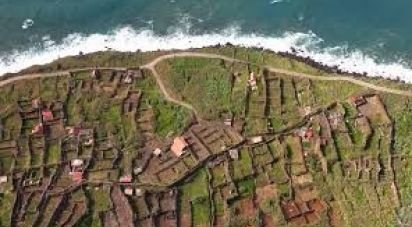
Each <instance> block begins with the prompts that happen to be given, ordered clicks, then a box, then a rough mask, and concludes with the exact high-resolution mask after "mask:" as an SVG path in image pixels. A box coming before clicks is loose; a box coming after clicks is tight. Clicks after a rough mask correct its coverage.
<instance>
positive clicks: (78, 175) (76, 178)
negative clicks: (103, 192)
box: [70, 172, 83, 184]
mask: <svg viewBox="0 0 412 227" xmlns="http://www.w3.org/2000/svg"><path fill="white" fill-rule="evenodd" d="M70 176H71V177H72V181H73V182H75V183H76V184H80V183H81V182H82V181H83V172H70Z"/></svg>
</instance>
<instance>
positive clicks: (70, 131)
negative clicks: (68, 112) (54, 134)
mask: <svg viewBox="0 0 412 227" xmlns="http://www.w3.org/2000/svg"><path fill="white" fill-rule="evenodd" d="M65 130H66V133H67V134H68V135H69V136H78V135H79V134H80V128H79V127H72V126H68V127H66V128H65Z"/></svg>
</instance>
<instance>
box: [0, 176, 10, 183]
mask: <svg viewBox="0 0 412 227" xmlns="http://www.w3.org/2000/svg"><path fill="white" fill-rule="evenodd" d="M7 181H8V178H7V176H0V184H5V183H7Z"/></svg>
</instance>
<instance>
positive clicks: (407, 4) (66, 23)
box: [0, 0, 412, 82]
mask: <svg viewBox="0 0 412 227" xmlns="http://www.w3.org/2000/svg"><path fill="white" fill-rule="evenodd" d="M411 9H412V1H410V0H253V1H250V0H197V1H193V0H0V75H1V74H3V73H7V72H17V71H19V70H21V69H23V68H25V67H28V66H30V65H32V64H42V63H47V62H50V61H52V60H54V59H56V58H59V57H64V56H68V55H75V54H78V53H79V52H80V51H82V52H84V53H89V52H94V51H99V50H105V49H107V48H112V49H115V50H120V51H135V50H137V49H140V50H157V49H172V48H174V49H185V48H189V47H202V46H208V45H215V44H218V43H221V44H225V43H227V42H231V43H233V44H237V45H243V46H256V47H264V48H267V49H271V50H274V51H288V50H290V48H291V47H294V48H297V49H299V50H301V51H300V52H299V54H300V55H302V56H310V57H312V58H313V59H315V60H317V61H320V62H323V63H325V64H328V65H331V66H335V65H337V66H339V67H340V68H341V69H344V70H347V71H353V72H360V73H363V72H367V73H368V74H369V75H371V76H385V77H388V78H397V77H399V78H401V79H402V80H405V81H408V82H412V26H411V22H412V13H410V10H411Z"/></svg>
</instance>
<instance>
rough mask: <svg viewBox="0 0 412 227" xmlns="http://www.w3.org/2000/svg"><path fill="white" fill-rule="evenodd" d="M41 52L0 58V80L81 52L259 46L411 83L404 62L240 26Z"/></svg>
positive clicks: (79, 37)
mask: <svg viewBox="0 0 412 227" xmlns="http://www.w3.org/2000/svg"><path fill="white" fill-rule="evenodd" d="M43 42H44V43H43V44H42V45H40V46H41V47H39V46H37V47H32V48H30V49H28V50H25V51H14V52H12V53H8V54H7V55H6V54H4V55H3V56H0V75H2V74H4V73H8V72H18V71H19V70H22V69H24V68H27V67H29V66H31V65H35V64H45V63H49V62H51V61H53V60H56V59H57V58H61V57H65V56H70V55H76V54H78V53H79V52H80V51H81V52H83V53H91V52H96V51H103V50H107V49H112V50H116V51H136V50H141V51H155V50H170V49H179V50H182V49H188V48H200V47H205V46H212V45H217V44H226V43H228V42H229V43H231V44H234V45H239V46H244V47H258V48H264V49H269V50H273V51H276V52H286V51H290V50H291V49H292V48H294V49H297V50H299V51H298V52H297V55H300V56H303V57H310V58H312V59H313V60H315V61H317V62H320V63H323V64H325V65H328V66H338V68H340V69H342V70H345V71H348V72H357V73H364V72H367V73H368V75H370V76H383V77H386V78H390V79H396V78H399V79H401V80H404V81H406V82H412V69H411V68H409V67H408V66H407V64H405V63H404V62H402V61H398V62H389V63H380V62H379V63H378V61H377V58H375V57H373V56H368V55H365V54H364V53H362V52H361V51H349V50H348V47H347V46H340V47H329V48H321V47H320V46H321V44H323V40H322V39H321V38H319V37H317V36H316V34H313V33H311V32H309V33H284V34H283V35H280V36H276V37H270V36H265V35H260V34H243V33H242V32H240V29H239V28H238V27H231V28H227V29H225V30H223V31H221V32H215V33H207V34H201V35H194V34H190V33H189V32H188V31H187V29H185V28H183V29H175V30H174V31H173V32H171V33H170V34H168V35H163V36H161V35H157V34H155V33H154V32H153V31H152V30H150V29H143V30H135V29H133V28H131V27H123V28H119V29H116V30H114V31H112V32H110V33H107V34H91V35H84V34H71V35H69V36H67V37H66V38H64V39H63V40H62V41H61V42H58V43H57V42H55V41H52V40H50V39H49V37H46V38H44V39H43Z"/></svg>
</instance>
